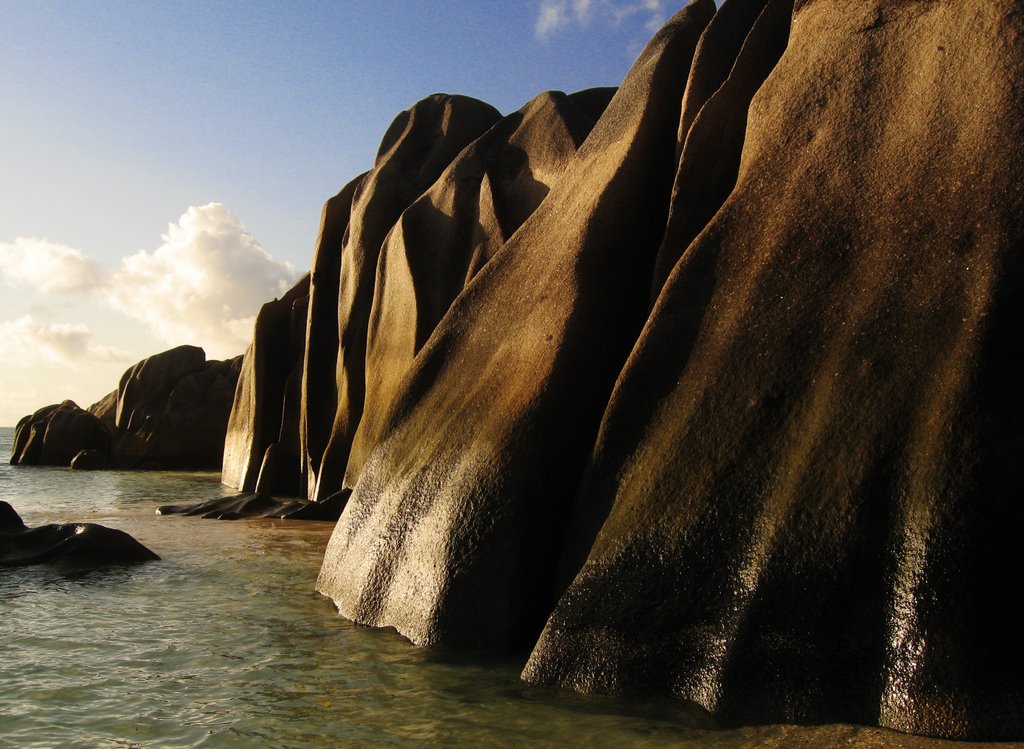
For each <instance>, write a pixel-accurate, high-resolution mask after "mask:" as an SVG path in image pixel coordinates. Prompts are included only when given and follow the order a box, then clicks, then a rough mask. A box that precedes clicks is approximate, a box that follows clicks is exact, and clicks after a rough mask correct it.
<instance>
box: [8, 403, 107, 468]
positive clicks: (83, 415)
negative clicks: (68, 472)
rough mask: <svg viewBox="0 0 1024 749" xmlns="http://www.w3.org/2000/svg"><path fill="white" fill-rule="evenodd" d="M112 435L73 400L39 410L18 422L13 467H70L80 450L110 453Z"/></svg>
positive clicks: (12, 452) (12, 456)
mask: <svg viewBox="0 0 1024 749" xmlns="http://www.w3.org/2000/svg"><path fill="white" fill-rule="evenodd" d="M110 440H111V432H110V429H109V428H107V426H106V425H104V424H103V422H101V421H100V420H99V419H98V418H96V416H94V415H93V414H91V413H89V412H88V411H85V410H83V409H82V408H80V407H79V406H78V404H77V403H75V402H74V401H64V402H63V403H56V404H54V405H52V406H45V407H43V408H40V409H39V410H38V411H36V412H35V413H33V414H31V415H29V416H25V417H24V418H22V419H21V421H19V422H18V426H17V428H16V429H15V432H14V446H13V448H12V449H11V465H42V466H67V465H70V463H71V459H72V458H74V457H75V455H77V454H78V452H79V451H80V450H97V451H99V452H101V453H103V454H108V453H109V452H110Z"/></svg>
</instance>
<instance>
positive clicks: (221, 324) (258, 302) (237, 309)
mask: <svg viewBox="0 0 1024 749" xmlns="http://www.w3.org/2000/svg"><path fill="white" fill-rule="evenodd" d="M163 242H164V243H163V245H161V246H160V247H159V248H157V249H156V250H154V251H153V252H147V251H145V250H143V251H141V252H138V253H136V254H134V255H131V256H129V257H126V258H123V259H122V260H121V267H120V268H119V269H117V270H116V271H114V272H113V273H112V274H111V275H110V277H109V279H108V280H107V283H106V284H105V286H104V288H103V289H102V291H101V294H102V297H103V298H104V299H105V300H106V302H107V303H108V304H110V306H112V307H113V308H114V309H116V310H118V311H119V312H121V313H123V314H125V315H127V316H129V317H132V318H135V319H136V320H140V321H141V322H143V323H145V324H146V325H147V326H148V327H149V328H150V329H152V330H153V331H154V332H156V333H157V334H158V335H159V336H160V337H161V338H163V339H164V341H166V342H167V343H169V344H172V345H176V344H181V343H193V344H196V345H200V346H203V347H204V348H205V349H206V353H207V355H208V356H210V357H212V358H225V357H230V356H235V355H237V354H240V353H242V352H243V351H244V350H245V348H246V346H248V345H249V341H250V339H251V338H252V326H253V322H254V321H255V318H256V313H257V312H258V311H259V308H260V306H262V305H263V304H264V303H266V302H269V301H270V300H272V299H274V298H275V297H279V296H281V295H282V294H283V293H284V292H285V291H287V290H288V288H289V287H290V286H291V285H292V284H293V283H294V282H295V280H296V276H297V274H296V272H295V269H294V268H292V266H291V265H290V264H289V263H282V262H278V261H276V260H274V259H273V258H272V257H271V256H270V254H269V253H267V251H266V250H264V249H263V248H262V247H261V246H260V245H259V243H258V242H257V241H256V238H255V237H253V235H252V234H250V233H249V232H248V231H246V230H245V227H244V226H243V225H242V223H241V221H239V220H238V218H237V217H236V216H235V215H234V214H232V213H231V212H230V211H228V210H227V208H225V207H224V205H223V204H221V203H208V204H207V205H203V206H192V207H190V208H189V209H188V210H187V211H186V212H185V213H184V214H183V215H182V216H181V218H180V219H178V223H176V224H170V225H169V226H168V229H167V233H166V234H164V235H163Z"/></svg>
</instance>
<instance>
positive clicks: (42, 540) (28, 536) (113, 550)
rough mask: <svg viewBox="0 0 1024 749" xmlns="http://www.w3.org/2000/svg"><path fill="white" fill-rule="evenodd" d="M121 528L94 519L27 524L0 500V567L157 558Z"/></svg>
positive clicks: (87, 564) (102, 563)
mask: <svg viewBox="0 0 1024 749" xmlns="http://www.w3.org/2000/svg"><path fill="white" fill-rule="evenodd" d="M159 558H160V557H158V556H157V555H156V554H154V553H153V552H152V551H150V550H149V549H147V548H146V547H145V546H143V545H142V544H140V543H139V542H138V541H136V540H135V539H134V538H132V537H131V536H129V535H128V534H127V533H125V532H124V531H120V530H117V529H116V528H107V527H106V526H103V525H97V524H95V523H62V524H60V525H40V526H36V527H35V528H28V527H26V526H25V524H24V523H23V522H22V520H21V517H20V516H19V515H18V513H17V512H16V511H15V510H14V508H13V507H11V506H10V505H9V504H8V503H7V502H2V501H0V567H24V566H27V565H31V564H45V563H61V564H65V565H73V566H74V567H76V568H81V567H87V568H88V567H102V566H106V565H111V564H130V563H136V562H146V561H150V560H154V559H159Z"/></svg>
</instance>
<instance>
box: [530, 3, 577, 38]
mask: <svg viewBox="0 0 1024 749" xmlns="http://www.w3.org/2000/svg"><path fill="white" fill-rule="evenodd" d="M569 23H570V19H569V11H568V7H567V3H566V2H565V0H541V4H540V12H539V13H538V14H537V23H536V25H535V26H534V29H533V30H534V33H536V34H537V38H538V39H547V38H548V37H550V36H551V35H552V34H554V33H555V32H556V31H560V30H561V29H563V28H565V27H566V26H568V25H569Z"/></svg>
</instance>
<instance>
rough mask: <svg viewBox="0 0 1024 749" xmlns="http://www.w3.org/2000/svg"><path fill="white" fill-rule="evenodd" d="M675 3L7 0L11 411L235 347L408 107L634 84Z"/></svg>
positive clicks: (3, 236) (2, 76) (497, 102)
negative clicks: (437, 99)
mask: <svg viewBox="0 0 1024 749" xmlns="http://www.w3.org/2000/svg"><path fill="white" fill-rule="evenodd" d="M679 7H681V4H680V3H677V2H669V0H637V1H636V2H632V1H623V2H617V1H615V2H613V1H612V0H528V1H526V2H518V3H517V2H511V3H504V2H486V1H482V2H461V1H460V2H432V3H413V2H402V3H400V2H394V1H392V0H375V1H374V2H340V1H339V2H294V3H235V2H216V3H213V2H175V3H166V2H164V3H156V2H139V1H135V2H131V3H126V2H113V1H108V2H100V1H98V0H80V1H78V2H44V1H41V0H33V2H22V1H20V0H0V101H2V102H3V107H2V112H0V142H2V143H3V144H4V145H3V151H2V153H3V160H2V162H0V163H2V172H0V174H2V180H0V362H2V363H3V364H2V366H0V425H9V424H13V423H14V421H16V420H17V418H18V417H19V416H21V415H23V414H25V413H28V412H30V411H32V410H34V409H35V408H37V407H39V406H42V405H45V404H46V403H50V402H53V401H55V400H59V399H62V398H64V397H70V398H73V399H75V400H77V401H79V403H80V405H83V406H87V405H88V404H89V403H91V402H92V401H94V400H96V399H98V398H99V397H100V396H102V395H103V394H104V393H105V392H107V391H108V390H110V389H112V388H113V387H114V385H115V384H116V381H117V377H118V376H119V374H120V372H121V371H122V370H123V369H124V368H125V367H126V366H128V365H129V364H131V363H132V362H134V361H135V360H137V359H139V358H141V357H143V356H146V355H148V354H151V353H155V352H157V351H161V350H163V349H166V348H168V347H170V346H171V345H175V344H178V343H196V344H199V345H203V346H204V347H206V348H207V350H208V353H210V354H211V355H214V356H228V355H231V354H232V353H241V350H242V348H244V336H245V333H244V331H245V330H246V329H247V327H246V326H247V325H248V324H249V322H250V320H251V316H252V315H253V314H254V312H255V308H256V307H258V303H259V301H261V300H262V301H266V300H267V299H269V298H270V297H272V296H274V294H275V293H276V290H278V289H279V288H283V287H284V286H286V285H287V283H289V282H290V281H291V280H292V279H294V277H295V276H296V275H297V274H299V273H301V272H304V271H305V270H306V269H308V266H309V262H310V256H311V252H312V247H313V243H314V240H315V238H316V231H317V227H318V223H319V214H320V208H321V205H322V204H323V202H324V200H325V199H326V198H328V197H329V196H331V195H332V194H334V193H335V192H336V191H337V190H338V189H339V188H340V187H341V186H342V185H343V184H344V183H345V182H347V181H348V180H349V179H350V178H351V177H353V176H355V175H356V174H358V173H359V172H361V171H363V170H365V169H367V168H368V167H369V166H370V165H371V164H372V160H373V155H374V152H375V151H376V148H377V144H378V142H379V140H380V137H381V136H382V135H383V133H384V131H385V129H386V128H387V125H388V124H389V123H390V121H391V119H392V118H393V117H394V116H395V115H396V114H397V113H398V112H399V111H401V110H402V109H405V108H407V107H408V106H410V105H411V104H413V103H414V102H415V101H417V100H418V99H420V98H422V97H423V96H426V95H427V94H430V93H433V92H436V91H447V92H452V93H462V94H467V95H470V96H476V97H478V98H481V99H484V100H486V101H488V102H490V103H491V104H493V105H494V106H496V107H497V108H498V109H500V110H501V111H503V112H511V111H513V110H515V109H517V108H518V107H520V106H521V105H522V104H524V103H525V102H526V101H527V100H528V99H530V98H531V97H532V96H534V95H535V94H537V93H539V92H540V91H543V90H546V89H561V90H566V91H573V90H578V89H581V88H586V87H589V86H598V85H617V84H618V83H619V82H620V81H621V80H622V78H623V76H624V75H625V73H626V72H627V70H628V69H629V66H630V64H631V63H632V61H633V60H634V58H635V56H636V54H637V53H638V52H639V50H640V49H641V48H642V47H643V45H644V44H645V43H646V41H647V39H648V38H649V37H650V36H651V34H652V33H653V30H655V29H656V28H657V26H659V25H660V24H661V23H662V22H663V21H664V20H665V19H666V18H668V16H670V15H671V14H672V13H674V12H675V11H676V10H677V9H678V8H679ZM228 260H230V262H228ZM218 315H222V316H223V318H224V320H223V325H221V321H220V320H219V318H218Z"/></svg>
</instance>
